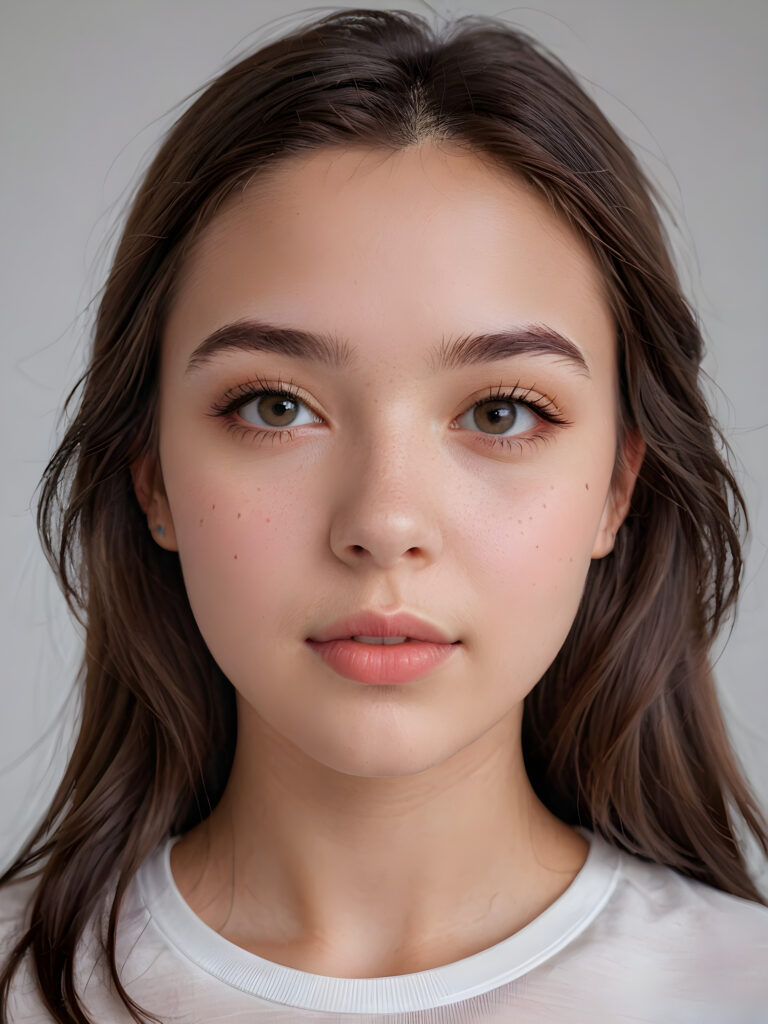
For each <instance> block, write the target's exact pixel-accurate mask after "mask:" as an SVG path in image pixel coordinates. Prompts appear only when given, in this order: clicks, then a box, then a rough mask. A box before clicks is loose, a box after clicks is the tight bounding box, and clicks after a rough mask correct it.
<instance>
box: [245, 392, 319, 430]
mask: <svg viewBox="0 0 768 1024" xmlns="http://www.w3.org/2000/svg"><path fill="white" fill-rule="evenodd" d="M303 405H304V403H303V402H302V401H301V399H300V398H297V397H296V396H295V395H290V394H285V393H284V392H279V391H263V392H262V393H261V394H258V395H256V397H253V398H251V399H250V400H249V401H246V402H243V403H242V404H241V405H239V406H238V407H237V412H238V414H239V415H240V417H241V418H242V419H244V420H245V421H246V423H250V424H252V425H253V426H255V427H297V426H304V425H305V424H307V423H314V422H316V420H317V417H315V416H314V414H313V413H311V412H310V411H309V410H308V409H307V417H308V418H307V419H306V420H305V421H304V422H303V423H302V422H301V421H300V420H299V421H297V418H296V417H297V415H300V408H299V407H300V406H303ZM305 408H306V407H305ZM246 410H247V411H246Z"/></svg>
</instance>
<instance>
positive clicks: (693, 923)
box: [620, 853, 768, 942]
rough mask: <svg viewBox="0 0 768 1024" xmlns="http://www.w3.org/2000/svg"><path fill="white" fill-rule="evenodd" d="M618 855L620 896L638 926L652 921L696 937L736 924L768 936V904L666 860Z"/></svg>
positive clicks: (658, 926) (664, 928) (670, 930)
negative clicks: (676, 867) (698, 877)
mask: <svg viewBox="0 0 768 1024" xmlns="http://www.w3.org/2000/svg"><path fill="white" fill-rule="evenodd" d="M620 860H621V875H620V885H621V888H622V890H623V895H624V899H625V901H626V903H627V906H628V907H630V906H631V907H632V909H633V910H634V912H635V913H636V915H637V917H638V921H639V922H640V924H641V925H642V923H643V922H646V923H652V924H653V926H654V929H655V930H659V929H660V930H662V931H664V932H668V933H669V935H670V937H671V936H674V935H679V934H680V933H681V932H685V933H687V934H688V935H689V937H690V939H691V940H692V941H694V942H696V941H697V940H698V939H705V938H706V937H707V936H708V935H710V934H711V932H712V930H713V929H717V928H720V927H724V928H731V929H732V928H738V929H739V930H740V931H741V932H742V933H743V934H745V935H746V934H749V935H750V936H751V937H754V938H756V939H761V940H762V941H768V907H766V906H763V905H762V904H760V903H755V902H754V901H753V900H747V899H742V898H741V897H740V896H734V895H732V894H731V893H728V892H724V891H723V890H722V889H717V888H715V887H714V886H712V885H707V884H706V883H704V882H700V881H697V880H696V879H693V878H688V877H686V876H685V875H682V874H681V873H680V872H679V871H676V870H674V869H673V868H670V867H667V866H666V865H664V864H654V863H652V862H650V861H646V860H643V859H642V858H640V857H635V856H632V855H631V854H627V853H622V854H621V858H620Z"/></svg>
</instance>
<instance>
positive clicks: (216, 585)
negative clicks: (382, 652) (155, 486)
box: [164, 463, 311, 674]
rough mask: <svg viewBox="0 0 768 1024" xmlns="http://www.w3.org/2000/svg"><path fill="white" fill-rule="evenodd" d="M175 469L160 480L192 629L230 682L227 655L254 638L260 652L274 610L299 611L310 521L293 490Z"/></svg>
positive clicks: (222, 473) (226, 473) (227, 471)
mask: <svg viewBox="0 0 768 1024" xmlns="http://www.w3.org/2000/svg"><path fill="white" fill-rule="evenodd" d="M175 465H176V470H175V472H173V473H170V474H168V473H165V474H164V475H165V483H166V490H167V493H168V499H169V502H170V506H171V510H172V513H173V522H174V528H175V531H176V539H177V544H178V553H179V561H180V564H181V569H182V574H183V577H184V584H185V587H186V590H187V594H188V597H189V602H190V606H191V608H192V611H193V614H194V616H195V619H196V621H197V624H198V628H199V629H200V632H201V633H202V635H203V638H204V640H205V642H206V644H207V645H208V647H209V649H210V650H211V653H212V654H213V656H214V657H215V658H216V660H217V662H218V663H219V665H220V667H221V668H222V669H223V670H224V671H225V673H227V674H229V672H230V671H232V670H233V669H234V666H227V664H225V663H226V662H227V658H228V655H227V652H234V651H242V647H243V637H248V636H251V637H253V638H254V641H255V640H256V638H257V635H258V634H260V633H261V635H260V636H259V645H261V644H262V643H263V633H264V631H267V632H270V631H271V630H272V629H273V627H274V623H275V611H276V609H286V608H288V609H290V608H291V607H292V606H294V607H295V606H301V600H300V599H299V598H297V590H298V591H299V594H300V593H301V588H302V586H303V584H302V582H301V581H302V580H303V579H305V577H306V569H307V567H306V552H307V550H308V548H309V547H310V545H311V542H310V540H309V536H308V534H309V531H310V530H311V521H310V519H311V517H309V516H307V515H306V505H305V499H304V498H303V497H302V494H301V493H300V488H297V487H295V486H291V485H286V484H285V483H282V484H281V485H280V486H275V485H274V483H269V482H266V481H265V482H264V483H263V484H259V483H258V482H257V481H255V480H254V478H253V476H250V477H248V478H247V479H243V480H239V479H238V478H237V475H236V474H235V473H233V472H232V471H231V468H228V467H224V468H223V469H221V470H218V471H208V472H205V473H202V472H201V471H200V469H199V465H198V466H197V468H196V467H185V466H183V465H181V466H180V465H179V464H178V463H176V464H175ZM190 469H191V470H192V471H191V472H190ZM230 656H231V653H230Z"/></svg>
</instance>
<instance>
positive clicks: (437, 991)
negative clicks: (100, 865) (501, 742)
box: [0, 829, 768, 1024]
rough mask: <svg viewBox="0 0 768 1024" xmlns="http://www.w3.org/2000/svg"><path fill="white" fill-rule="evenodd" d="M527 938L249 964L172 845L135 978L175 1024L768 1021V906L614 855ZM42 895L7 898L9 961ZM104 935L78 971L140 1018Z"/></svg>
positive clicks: (141, 940) (124, 918)
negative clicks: (102, 948)
mask: <svg viewBox="0 0 768 1024" xmlns="http://www.w3.org/2000/svg"><path fill="white" fill-rule="evenodd" d="M579 831H580V832H581V833H582V834H583V835H584V836H585V837H586V838H587V839H588V840H589V842H590V849H589V854H588V856H587V860H586V862H585V864H584V866H583V867H582V869H581V871H580V872H579V873H578V875H577V876H576V877H575V879H574V880H573V882H572V883H571V885H570V886H569V887H568V889H567V890H566V891H565V892H564V893H563V894H562V895H561V896H560V897H559V898H558V899H557V900H556V901H555V902H554V903H553V904H551V905H550V906H549V907H548V908H547V909H546V910H545V911H544V913H542V914H540V915H539V917H537V918H536V919H535V920H534V921H532V922H531V923H530V924H528V925H526V927H525V928H523V929H522V930H520V931H519V932H517V933H515V934H514V935H512V936H510V937H509V938H508V939H505V940H504V941H503V942H500V943H498V944H497V945H495V946H492V947H490V948H489V949H485V950H482V951H481V952H479V953H476V954H475V955H474V956H470V957H467V958H465V959H463V960H459V961H457V962H455V963H451V964H447V965H444V966H441V967H436V968H434V969H432V970H427V971H421V972H419V973H417V974H406V975H398V976H395V977H390V978H329V977H324V976H320V975H315V974H309V973H307V972H304V971H298V970H295V969H293V968H290V967H286V966H284V965H282V964H277V963H273V962H271V961H268V960H265V959H263V958H262V957H259V956H256V955H255V954H253V953H249V952H246V951H245V950H243V949H241V948H240V947H239V946H236V945H234V944H233V943H231V942H229V941H228V940H227V939H224V938H222V936H220V935H219V934H218V933H217V932H215V931H213V929H211V928H209V927H208V926H207V925H206V924H204V923H203V921H202V920H201V919H200V918H198V917H197V915H196V914H195V913H194V912H193V911H192V910H191V909H190V907H189V906H188V905H187V904H186V903H185V901H184V899H183V897H182V896H181V894H180V892H179V890H178V889H177V887H176V885H175V883H174V880H173V876H172V874H171V870H170V857H169V854H170V848H171V846H172V844H173V842H174V841H175V840H174V839H172V838H168V839H167V840H165V842H164V843H162V844H161V845H160V846H159V847H158V849H157V850H156V851H155V853H154V854H153V855H152V856H151V857H150V858H148V860H147V861H145V863H144V864H143V865H142V867H141V869H140V870H139V872H138V874H137V876H136V878H135V879H134V880H133V882H132V883H131V886H130V888H129V891H128V894H127V897H126V903H125V904H124V907H123V911H122V913H121V917H120V919H119V928H118V957H117V963H118V965H119V969H120V978H121V980H122V982H123V984H124V986H125V987H126V989H127V991H128V994H129V995H130V996H132V998H133V999H135V1000H136V1001H137V1002H138V1003H139V1005H140V1006H141V1007H142V1008H144V1009H147V1010H149V1011H151V1012H153V1013H155V1014H157V1015H158V1016H159V1017H160V1018H161V1020H162V1021H163V1022H167V1024H171V1022H177V1024H193V1022H201V1024H202V1022H205V1024H224V1022H227V1024H230V1022H231V1024H246V1022H251V1021H255V1022H259V1024H272V1022H280V1024H287V1022H291V1024H294V1022H309V1021H323V1022H326V1024H334V1022H339V1024H342V1022H346V1024H353V1022H354V1024H357V1022H361V1024H362V1022H364V1024H479V1022H483V1024H502V1022H503V1024H513V1022H514V1024H597V1022H611V1024H614V1022H630V1021H631V1022H644V1024H766V1022H768V908H766V907H762V906H760V905H759V904H756V903H753V902H751V901H748V900H742V899H739V898H738V897H735V896H731V895H729V894H727V893H723V892H721V891H720V890H718V889H714V888H712V887H711V886H707V885H704V884H703V883H701V882H694V881H692V880H691V879H687V878H684V877H683V876H682V875H679V874H678V873H677V872H676V871H673V870H671V869H670V868H667V867H663V866H660V865H657V864H652V863H649V862H647V861H644V860H642V859H641V858H639V857H634V856H632V855H630V854H627V853H625V852H624V851H621V850H618V849H616V848H614V847H612V846H611V845H609V844H608V843H607V842H606V841H605V840H603V839H602V838H601V837H599V836H596V835H594V834H593V833H592V832H590V831H588V830H587V829H580V830H579ZM31 885H32V882H31V881H28V880H25V881H18V882H15V883H14V884H13V885H12V886H10V887H8V888H4V889H2V890H0V944H2V949H1V950H0V952H1V953H2V955H3V956H4V952H5V949H7V947H8V943H9V942H10V940H11V938H12V937H13V935H14V934H15V933H16V930H17V929H18V928H19V926H20V924H21V921H22V916H23V907H24V905H25V902H26V900H27V898H28V895H29V892H30V888H31ZM97 949H98V946H97V939H96V933H95V928H94V927H93V926H91V928H90V929H89V931H88V933H87V934H86V937H85V939H84V940H83V943H82V945H81V947H80V948H79V951H78V956H77V957H76V960H75V965H76V971H77V977H78V984H77V987H78V991H79V992H81V993H83V996H84V1002H85V1006H86V1008H87V1010H88V1012H89V1013H90V1015H91V1016H92V1017H93V1019H94V1021H96V1022H97V1024H117V1022H120V1024H123V1022H125V1024H128V1022H130V1020H131V1018H130V1017H129V1016H128V1014H127V1011H126V1010H125V1008H124V1007H123V1006H122V1004H121V1003H120V1002H119V1000H118V999H117V997H116V996H115V995H113V994H112V992H111V990H110V986H109V982H108V980H107V972H106V967H105V965H104V961H103V958H102V959H99V958H98V957H97V955H96V950H97ZM25 967H26V970H25V971H21V972H19V974H17V975H16V977H15V979H14V984H13V986H12V989H11V999H10V1004H9V1010H10V1021H11V1022H12V1024H31V1022H33V1021H34V1022H43V1021H50V1020H51V1019H52V1018H51V1017H50V1016H49V1015H48V1014H47V1013H46V1012H45V1011H44V1010H43V1009H42V1004H41V1003H40V1001H39V997H38V996H37V995H36V992H35V990H34V985H33V981H32V978H31V975H30V974H29V967H28V965H25Z"/></svg>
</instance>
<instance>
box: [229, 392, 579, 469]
mask: <svg viewBox="0 0 768 1024" xmlns="http://www.w3.org/2000/svg"><path fill="white" fill-rule="evenodd" d="M254 385H258V386H254ZM532 390H533V389H532V388H521V387H520V381H518V382H517V383H516V384H515V385H514V387H513V388H511V389H505V388H503V387H502V385H498V387H497V388H495V389H494V388H489V390H488V394H487V395H486V396H485V397H483V398H480V399H478V400H477V401H476V402H473V403H472V405H471V406H469V408H468V409H466V410H465V412H468V411H469V409H472V408H474V407H475V406H476V405H483V404H485V403H486V402H493V401H507V402H512V403H514V404H516V405H523V406H525V407H526V408H528V409H530V410H531V411H532V412H534V413H535V414H536V415H537V416H539V417H540V418H541V419H543V420H544V421H546V422H548V423H553V424H557V425H559V426H569V425H570V421H569V420H567V419H565V417H564V416H562V414H561V413H560V412H559V411H558V410H557V407H556V406H555V404H554V402H552V401H550V400H549V399H546V398H538V399H531V398H528V397H527V396H528V395H530V393H531V391H532ZM264 395H274V396H276V397H278V398H290V399H295V400H298V401H300V402H302V403H303V404H304V405H305V406H306V407H307V408H308V409H310V411H311V412H312V414H313V415H314V416H317V415H318V414H317V413H316V412H315V411H314V409H312V408H311V406H310V405H309V404H308V403H307V402H305V401H304V399H303V398H302V397H301V396H300V395H299V393H298V391H296V390H295V388H294V385H293V382H292V381H289V382H288V383H285V382H284V381H282V380H280V379H279V378H278V380H277V382H276V383H274V384H270V383H269V382H268V381H265V380H262V379H261V378H260V377H257V378H256V379H255V380H253V381H249V382H248V383H246V384H238V385H237V386H236V387H234V388H230V389H229V390H228V391H226V392H225V393H224V395H223V396H222V398H221V401H220V402H215V403H214V404H213V405H212V406H211V412H210V413H209V415H211V416H214V417H227V418H228V420H227V423H226V427H227V429H228V430H232V431H234V432H235V433H236V434H237V435H238V436H243V435H247V436H248V437H249V439H250V440H252V441H256V440H258V441H266V439H267V436H268V435H271V436H272V438H273V443H274V440H275V436H277V437H278V438H279V439H280V442H282V441H283V440H284V439H285V440H288V441H290V440H291V439H292V438H293V431H292V430H291V429H290V428H289V427H285V428H277V427H276V428H275V429H274V430H265V429H263V428H260V427H246V426H243V425H242V424H240V423H238V422H237V421H236V420H235V419H234V418H232V413H234V412H235V411H236V410H237V409H239V408H240V406H242V405H247V404H248V403H249V402H252V401H255V400H256V399H258V398H262V397H263V396H264ZM521 395H522V396H525V397H521ZM461 415H464V414H463V413H462V414H461ZM472 433H474V431H472ZM286 435H287V437H286ZM478 436H479V438H480V439H481V440H482V441H483V443H485V444H486V445H487V446H488V447H489V448H495V447H496V446H497V445H502V446H503V447H505V448H510V449H511V448H512V447H513V446H514V445H516V446H517V447H518V449H519V450H520V451H522V450H523V448H524V447H525V446H527V445H532V444H538V443H539V442H542V441H548V440H550V432H549V431H545V432H544V433H536V434H530V435H528V436H527V437H524V436H521V435H515V436H513V437H494V436H493V435H489V434H483V433H482V432H478Z"/></svg>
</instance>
